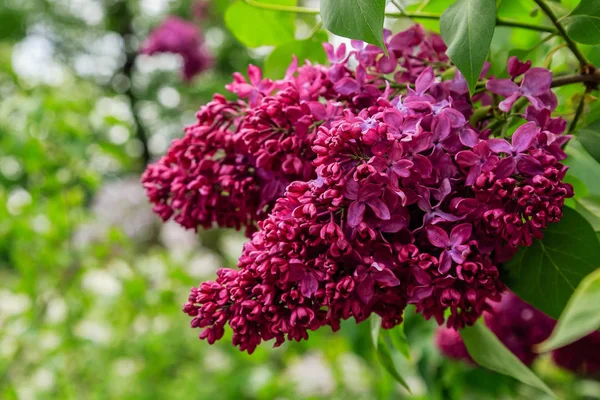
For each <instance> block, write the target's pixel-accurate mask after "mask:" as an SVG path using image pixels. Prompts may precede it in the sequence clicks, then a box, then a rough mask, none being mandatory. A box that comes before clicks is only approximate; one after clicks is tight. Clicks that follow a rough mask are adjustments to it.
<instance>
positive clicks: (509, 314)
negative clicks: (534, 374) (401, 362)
mask: <svg viewBox="0 0 600 400" xmlns="http://www.w3.org/2000/svg"><path fill="white" fill-rule="evenodd" d="M490 306H491V309H490V310H489V311H487V312H485V313H484V321H485V324H486V325H487V326H488V328H490V330H491V331H492V332H494V334H495V335H496V336H497V337H498V339H499V340H500V341H501V342H502V343H503V344H504V345H505V346H506V347H507V348H508V349H509V350H510V351H511V352H512V353H513V354H514V355H516V356H517V357H518V358H519V359H520V360H521V361H522V362H523V363H524V364H526V365H531V364H533V362H534V361H535V360H536V359H537V357H538V356H539V355H540V354H539V353H536V352H535V346H536V345H537V344H539V343H541V342H543V341H544V340H546V339H547V338H548V337H549V336H550V334H551V333H552V330H553V329H554V326H555V325H556V321H555V320H553V319H552V318H550V317H548V316H547V315H546V314H544V313H543V312H541V311H539V310H538V309H536V308H534V307H532V306H531V305H529V304H527V303H526V302H524V301H523V300H521V299H520V298H519V297H517V296H516V295H515V294H514V293H512V292H509V291H507V292H505V293H504V294H503V295H502V299H501V300H500V301H498V302H490ZM436 345H437V347H438V348H439V349H440V351H441V352H442V353H443V354H444V355H445V356H446V357H448V358H451V359H454V360H463V361H465V362H467V363H470V364H475V362H474V361H473V359H472V358H471V357H470V355H469V353H468V351H467V348H466V346H465V344H464V342H463V341H462V339H461V337H460V334H459V333H458V332H457V331H456V330H454V329H449V328H443V327H442V328H438V330H437V332H436ZM599 345H600V332H594V333H592V334H590V335H588V336H586V337H584V338H582V339H580V340H578V341H576V342H574V343H572V344H570V345H567V346H565V347H562V348H560V349H557V350H554V351H553V352H552V358H553V360H554V362H555V363H556V364H557V365H558V366H560V367H562V368H564V369H567V370H570V371H573V372H575V373H579V374H582V375H588V376H593V377H598V376H600V352H598V351H596V349H598V348H600V347H599Z"/></svg>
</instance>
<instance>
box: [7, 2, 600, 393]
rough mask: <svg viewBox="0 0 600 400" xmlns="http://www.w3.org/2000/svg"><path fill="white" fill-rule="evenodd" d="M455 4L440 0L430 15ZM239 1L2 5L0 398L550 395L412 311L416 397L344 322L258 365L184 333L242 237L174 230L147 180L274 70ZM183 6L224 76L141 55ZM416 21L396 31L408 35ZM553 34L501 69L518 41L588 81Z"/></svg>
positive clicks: (580, 164) (561, 387)
mask: <svg viewBox="0 0 600 400" xmlns="http://www.w3.org/2000/svg"><path fill="white" fill-rule="evenodd" d="M449 3H451V2H450V1H443V0H431V1H429V2H428V5H427V6H426V7H425V8H424V10H425V11H430V10H433V11H436V10H438V9H441V10H443V9H444V8H445V7H446V6H447V5H448V4H449ZM572 3H575V2H574V1H572V0H563V1H562V2H561V3H560V4H558V3H557V4H556V5H555V7H557V8H561V7H571V8H572V6H573V5H574V4H572ZM228 4H229V1H227V0H211V1H210V4H209V5H208V7H200V9H201V10H204V13H205V15H204V16H203V17H202V18H198V16H195V15H194V13H193V12H192V10H198V9H199V8H198V7H199V6H198V5H197V4H194V3H193V2H192V1H190V0H174V1H163V0H156V1H154V0H140V1H138V0H57V1H50V0H35V1H25V2H24V1H17V0H5V1H4V2H3V6H2V8H0V21H2V23H0V98H1V99H2V101H1V103H0V279H1V280H2V282H3V284H2V288H0V398H3V399H37V398H40V399H46V398H48V399H50V398H53V399H54V398H57V399H88V398H89V399H105V398H106V399H107V398H110V399H173V398H174V399H177V398H183V397H186V398H194V399H208V398H217V399H240V398H243V399H273V398H290V399H296V398H312V399H317V398H328V399H345V398H358V399H361V398H364V399H372V398H379V399H390V398H413V399H469V398H473V399H476V398H500V397H502V398H523V399H528V398H533V397H535V398H541V397H540V394H539V393H538V392H534V391H533V389H530V388H526V387H523V386H521V385H518V384H517V383H516V381H514V380H511V379H510V378H507V377H502V376H500V375H497V374H493V373H491V372H487V371H484V370H482V369H476V368H472V367H469V366H466V365H463V364H459V363H454V362H450V361H447V360H445V359H443V358H442V357H441V356H440V355H439V353H438V352H437V350H436V349H435V346H434V345H433V341H432V335H433V331H434V325H435V324H433V323H431V322H425V321H423V320H422V319H421V318H420V317H419V316H416V315H413V314H412V313H410V314H409V315H407V317H406V320H407V321H406V323H405V330H406V336H407V338H408V342H409V343H410V352H411V360H412V361H410V362H409V361H407V360H406V358H405V357H403V356H402V355H401V354H399V353H398V354H392V357H393V362H394V363H395V364H396V368H397V369H398V370H399V371H402V376H403V377H404V378H405V379H406V380H407V383H408V385H409V386H410V387H411V390H412V393H413V394H412V395H409V394H408V392H406V391H405V390H404V389H403V388H401V387H400V386H399V385H398V384H396V383H395V382H394V381H393V379H392V378H391V377H390V376H389V375H387V374H386V373H385V371H384V370H383V368H382V367H381V366H380V365H379V363H378V362H377V356H376V355H375V353H374V352H373V348H372V345H371V340H370V332H369V326H368V325H369V324H368V323H367V324H361V325H355V324H354V323H353V322H347V323H345V324H343V327H342V329H341V331H340V332H338V333H336V334H333V333H331V332H329V331H326V330H322V331H319V332H316V333H313V334H311V338H310V340H309V341H307V342H303V343H291V344H290V343H286V344H285V345H284V346H282V348H279V349H270V348H268V346H262V347H261V348H259V349H258V350H257V352H256V353H255V354H253V355H252V356H248V355H247V354H244V353H240V352H239V351H237V350H236V349H234V348H233V347H232V346H231V345H230V344H229V343H228V340H223V341H222V342H220V343H218V344H216V345H214V346H209V345H208V344H206V343H205V342H201V341H199V340H198V339H197V338H196V332H194V331H193V330H192V329H188V324H189V319H188V317H187V316H185V315H184V314H183V313H182V312H181V311H180V307H181V304H183V303H184V300H185V297H186V296H187V292H188V289H189V287H191V286H194V285H197V284H198V282H199V281H200V280H203V279H208V278H209V277H211V276H212V275H213V274H214V270H215V268H217V267H219V266H221V265H229V266H232V265H234V264H235V260H236V258H237V254H239V251H240V249H241V245H240V243H241V242H242V240H243V238H242V237H241V236H240V234H238V233H235V232H223V231H215V232H211V233H206V232H201V233H200V235H199V236H200V237H197V236H195V235H194V234H191V233H189V232H187V233H186V232H183V231H181V230H180V229H178V228H176V227H174V226H173V225H171V224H167V225H161V224H160V223H159V221H158V220H157V218H155V217H154V216H153V215H152V214H151V212H150V210H149V206H147V205H146V202H145V200H144V196H143V192H142V190H141V187H140V186H139V185H138V183H137V181H138V179H139V174H140V172H141V171H142V169H143V167H144V163H143V155H144V147H147V149H148V151H149V155H150V156H152V157H153V158H155V157H158V156H159V155H161V154H162V153H164V151H165V150H166V148H167V146H168V144H169V142H170V141H171V139H173V138H175V137H178V136H180V135H181V128H182V126H184V125H185V124H187V123H190V122H191V121H193V118H194V113H195V111H196V110H197V108H198V106H199V105H201V104H203V103H205V102H207V101H208V100H209V99H210V98H211V96H212V94H213V93H215V92H223V86H224V84H225V83H227V82H228V81H229V80H230V77H231V73H232V72H234V71H242V72H244V71H245V70H246V68H247V65H248V64H249V63H255V64H257V65H262V64H263V58H264V56H265V55H267V54H268V53H269V52H270V51H271V49H270V48H259V49H254V50H248V49H246V48H245V47H244V46H243V45H242V44H241V43H240V42H239V41H238V40H237V39H235V37H234V36H233V35H232V34H231V33H230V31H229V30H228V29H227V28H226V27H225V20H226V18H225V10H226V8H227V5H228ZM532 10H533V6H532V3H531V2H528V1H517V0H514V1H513V0H504V1H503V2H502V8H501V10H500V13H501V15H506V16H507V17H510V18H514V19H521V20H527V21H531V20H539V19H540V18H541V16H540V15H538V14H536V13H533V12H532ZM169 14H174V15H179V16H181V17H183V18H186V19H188V20H193V21H195V22H196V23H197V24H198V25H199V26H200V27H201V29H202V31H203V34H204V36H205V38H206V42H207V45H208V46H209V48H210V49H211V51H212V52H213V54H214V56H215V59H216V61H215V67H214V68H213V70H211V71H209V72H206V73H204V74H203V75H201V76H200V77H198V78H197V79H195V80H194V81H193V82H191V83H189V84H185V83H184V82H183V81H182V79H181V76H180V74H179V67H180V60H179V59H178V58H177V56H171V55H161V56H155V57H147V56H137V55H136V50H137V48H138V47H139V44H140V43H141V41H142V40H143V39H144V38H145V37H146V35H147V33H148V32H149V31H150V30H151V29H152V28H153V27H154V26H156V25H158V24H159V23H160V21H162V19H164V17H165V16H166V15H169ZM563 14H564V13H563ZM315 21H316V20H315V18H314V17H313V16H310V17H304V16H302V17H299V18H297V21H296V36H295V37H296V40H294V41H293V42H286V43H283V44H282V46H280V47H278V48H277V50H276V52H275V53H273V55H271V56H270V57H269V58H268V61H267V72H268V74H269V75H270V76H273V77H275V76H277V75H281V74H282V73H283V71H285V68H286V66H287V64H288V63H289V62H290V60H291V54H292V53H299V54H298V55H299V56H300V57H301V58H308V59H312V60H318V61H322V60H323V57H324V55H323V53H322V52H321V51H320V49H319V48H318V46H315V40H316V39H323V40H324V39H325V38H326V37H325V36H324V34H323V32H319V31H318V26H317V30H314V28H315V26H316V22H315ZM245 23H246V25H245V26H246V29H249V27H251V26H252V25H251V22H248V21H246V22H245ZM408 24H409V21H407V20H391V21H389V23H388V26H389V27H390V28H391V29H393V30H394V31H398V30H400V29H402V28H403V27H406V26H407V25H408ZM428 24H431V21H430V22H428ZM429 26H432V25H429ZM432 27H433V28H434V29H438V28H439V27H437V26H435V24H434V25H433V26H432ZM543 37H544V35H543V34H540V33H531V32H527V31H522V30H518V31H517V30H510V29H505V28H499V29H498V30H497V31H496V35H495V36H494V39H493V42H492V52H491V55H490V58H491V61H492V62H493V72H494V73H495V74H497V75H503V74H506V72H505V67H504V66H505V65H506V59H507V57H508V54H509V52H511V51H514V50H515V49H520V50H523V51H527V54H528V56H529V57H531V58H532V59H533V61H534V64H536V65H543V64H544V63H547V64H552V67H553V69H554V70H556V71H559V72H570V71H574V70H575V69H576V64H575V63H574V60H573V59H572V58H571V56H570V54H569V53H568V52H567V51H565V49H559V50H558V51H556V52H552V49H553V48H554V47H555V46H556V43H555V41H554V39H550V40H547V41H545V42H543V43H540V40H541V39H542V38H543ZM277 39H281V40H283V39H286V38H285V37H280V38H277ZM288 39H289V38H288ZM333 40H334V41H339V39H337V38H333ZM276 43H279V42H277V41H275V42H274V43H273V44H276ZM290 43H292V44H290ZM298 49H300V50H298ZM585 51H586V52H587V53H588V54H589V57H590V58H591V59H592V60H594V61H595V60H599V59H600V52H599V50H598V49H597V48H594V47H588V48H586V50H585ZM550 53H552V56H551V57H549V56H548V55H549V54H550ZM595 62H596V61H595ZM128 65H130V67H127V66H128ZM582 93H583V87H579V86H577V85H574V86H570V87H565V88H561V89H560V90H557V94H558V96H559V97H560V99H561V104H562V106H561V108H560V110H559V112H560V113H562V114H564V115H570V114H572V113H573V112H574V109H575V107H576V105H577V104H578V102H577V101H576V99H577V96H581V94H582ZM595 96H597V93H590V94H588V95H587V97H586V98H585V108H586V109H585V114H584V117H585V120H586V122H591V121H593V116H594V115H595V116H598V115H599V113H600V104H598V102H596V101H595ZM579 98H581V97H579ZM569 151H570V154H571V159H570V161H569V162H570V165H572V167H573V168H572V170H571V171H572V172H570V173H572V174H573V176H576V177H577V178H579V180H580V184H581V185H583V186H587V194H585V191H583V190H582V191H580V193H582V195H581V197H585V196H586V195H587V196H598V195H600V192H599V190H600V185H597V177H598V175H597V174H596V173H595V172H594V169H593V168H596V169H598V168H599V167H598V164H597V163H595V161H594V160H593V158H592V157H591V156H589V154H587V152H586V151H585V150H584V149H583V148H582V147H581V146H580V145H577V144H576V145H575V146H571V148H570V150H569ZM578 196H580V195H579V194H578ZM594 198H595V197H594ZM582 204H587V203H586V202H585V201H584V202H583V203H582ZM536 370H537V371H538V372H539V373H540V374H541V376H542V377H543V378H544V379H545V381H546V382H547V383H548V384H549V385H550V386H551V387H552V389H553V390H554V391H555V392H556V393H558V394H559V395H560V397H561V398H567V399H571V398H572V399H579V398H596V397H597V395H598V393H600V384H598V383H597V382H592V381H586V380H581V379H579V378H576V377H574V376H573V375H570V374H568V373H566V372H563V371H560V370H557V369H556V368H555V367H552V366H551V363H550V362H548V360H546V359H542V360H540V361H539V362H538V364H537V365H536Z"/></svg>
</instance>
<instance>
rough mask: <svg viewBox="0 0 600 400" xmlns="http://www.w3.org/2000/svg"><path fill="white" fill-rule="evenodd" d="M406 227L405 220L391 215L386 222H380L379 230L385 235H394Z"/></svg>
mask: <svg viewBox="0 0 600 400" xmlns="http://www.w3.org/2000/svg"><path fill="white" fill-rule="evenodd" d="M407 226H408V224H407V222H406V218H404V217H403V216H401V215H392V216H391V217H390V219H388V220H387V221H382V222H381V224H380V225H379V230H380V231H382V232H387V233H396V232H398V231H400V230H402V229H404V228H406V227H407Z"/></svg>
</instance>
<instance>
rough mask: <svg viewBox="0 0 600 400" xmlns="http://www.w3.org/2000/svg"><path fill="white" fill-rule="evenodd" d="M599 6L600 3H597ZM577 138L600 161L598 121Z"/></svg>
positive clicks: (599, 126)
mask: <svg viewBox="0 0 600 400" xmlns="http://www.w3.org/2000/svg"><path fill="white" fill-rule="evenodd" d="M598 5H599V6H600V3H598ZM577 138H578V139H579V141H580V142H581V144H582V145H583V147H584V148H585V149H586V150H587V152H588V153H590V155H591V156H592V157H594V159H595V160H596V161H598V162H600V121H596V122H594V123H592V124H590V125H588V126H586V127H585V128H581V129H578V130H577Z"/></svg>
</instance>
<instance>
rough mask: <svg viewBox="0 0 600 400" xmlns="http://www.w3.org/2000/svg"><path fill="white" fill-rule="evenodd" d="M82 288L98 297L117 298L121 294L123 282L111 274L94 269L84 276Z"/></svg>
mask: <svg viewBox="0 0 600 400" xmlns="http://www.w3.org/2000/svg"><path fill="white" fill-rule="evenodd" d="M81 285H82V287H83V288H84V289H86V290H88V291H90V292H92V293H94V294H96V295H98V296H106V297H115V296H118V295H119V294H120V293H121V289H122V285H121V281H119V280H118V279H117V278H115V277H114V276H112V275H111V274H110V273H109V272H107V271H104V270H100V269H92V270H89V271H86V272H85V274H84V275H83V279H82V283H81Z"/></svg>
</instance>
